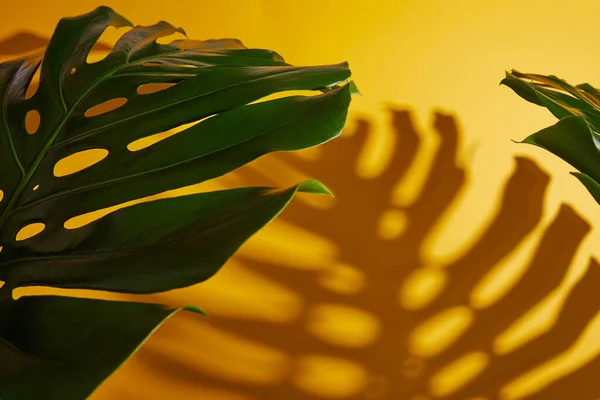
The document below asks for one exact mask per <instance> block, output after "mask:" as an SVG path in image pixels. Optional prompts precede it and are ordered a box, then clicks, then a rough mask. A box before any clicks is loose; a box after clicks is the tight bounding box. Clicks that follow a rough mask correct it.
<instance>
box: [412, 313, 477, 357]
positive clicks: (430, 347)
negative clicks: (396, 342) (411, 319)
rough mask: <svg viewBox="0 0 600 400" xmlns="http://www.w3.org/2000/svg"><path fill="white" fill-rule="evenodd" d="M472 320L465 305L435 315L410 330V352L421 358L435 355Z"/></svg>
mask: <svg viewBox="0 0 600 400" xmlns="http://www.w3.org/2000/svg"><path fill="white" fill-rule="evenodd" d="M472 321H473V313H472V312H471V310H469V309H468V308H467V307H454V308H450V309H447V310H445V311H443V312H441V313H439V314H437V315H435V316H434V317H432V318H430V319H428V320H427V321H425V322H423V323H422V324H421V325H419V326H417V327H416V328H415V329H413V331H412V332H411V334H410V337H409V348H410V351H411V353H413V354H414V355H416V356H420V357H423V358H429V357H433V356H435V355H436V354H438V353H440V352H441V351H443V350H444V349H446V348H447V347H448V346H450V345H451V344H452V343H454V341H456V340H457V339H458V338H459V337H460V336H461V335H462V334H463V333H464V332H465V331H466V330H467V328H468V327H469V326H470V325H471V323H472Z"/></svg>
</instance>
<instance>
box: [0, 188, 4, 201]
mask: <svg viewBox="0 0 600 400" xmlns="http://www.w3.org/2000/svg"><path fill="white" fill-rule="evenodd" d="M3 198H4V191H3V190H0V201H2V199H3Z"/></svg>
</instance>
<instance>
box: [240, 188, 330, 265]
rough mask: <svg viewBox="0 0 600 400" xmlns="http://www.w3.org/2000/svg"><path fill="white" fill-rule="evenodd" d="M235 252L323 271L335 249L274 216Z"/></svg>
mask: <svg viewBox="0 0 600 400" xmlns="http://www.w3.org/2000/svg"><path fill="white" fill-rule="evenodd" d="M313 197H319V196H314V195H313ZM322 197H323V196H322ZM290 238H293V240H290ZM306 249H310V251H306ZM238 254H240V255H243V256H245V257H249V258H251V259H255V260H260V261H266V262H272V263H278V264H280V265H285V266H289V267H292V268H298V269H307V270H308V269H311V270H324V269H326V268H328V267H329V265H331V263H333V262H334V260H335V257H336V255H337V248H336V246H335V244H334V243H332V242H331V241H330V240H328V239H326V238H324V237H323V236H320V235H318V234H316V233H314V232H312V231H310V230H308V229H303V228H301V227H299V226H295V225H293V224H290V223H287V222H285V220H283V219H275V221H273V222H271V223H270V224H268V225H267V226H265V227H264V228H263V229H262V230H261V231H259V232H258V233H257V234H256V235H254V236H253V237H252V238H251V239H250V240H249V241H248V242H246V243H245V244H244V246H242V248H240V250H239V251H238Z"/></svg>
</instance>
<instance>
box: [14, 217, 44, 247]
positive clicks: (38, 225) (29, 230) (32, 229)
mask: <svg viewBox="0 0 600 400" xmlns="http://www.w3.org/2000/svg"><path fill="white" fill-rule="evenodd" d="M45 228H46V225H45V224H44V223H42V222H34V223H32V224H28V225H25V226H24V227H22V228H21V229H20V230H19V232H17V236H16V237H15V240H16V241H17V242H21V241H23V240H27V239H31V238H32V237H34V236H36V235H39V234H40V233H41V232H42V231H43V230H44V229H45Z"/></svg>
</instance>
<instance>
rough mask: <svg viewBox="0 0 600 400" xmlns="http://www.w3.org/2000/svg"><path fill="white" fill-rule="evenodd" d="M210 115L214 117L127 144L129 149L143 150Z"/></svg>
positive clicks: (196, 122) (195, 122)
mask: <svg viewBox="0 0 600 400" xmlns="http://www.w3.org/2000/svg"><path fill="white" fill-rule="evenodd" d="M210 117H212V115H211V116H208V117H206V118H202V119H201V120H198V121H194V122H190V123H188V124H183V125H179V126H178V127H176V128H173V129H169V130H168V131H165V132H160V133H155V134H154V135H150V136H146V137H143V138H141V139H137V140H134V141H133V142H131V143H129V144H128V145H127V150H129V151H139V150H143V149H145V148H146V147H150V146H152V145H154V144H156V143H158V142H160V141H162V140H165V139H167V138H169V137H171V136H174V135H176V134H178V133H179V132H182V131H184V130H186V129H188V128H191V127H192V126H194V125H196V124H199V123H200V122H202V121H204V120H205V119H207V118H210Z"/></svg>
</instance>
